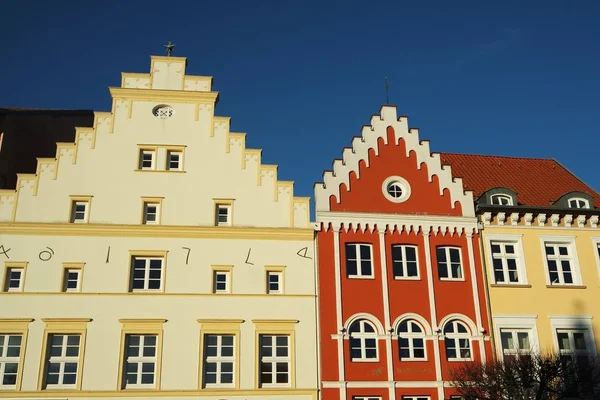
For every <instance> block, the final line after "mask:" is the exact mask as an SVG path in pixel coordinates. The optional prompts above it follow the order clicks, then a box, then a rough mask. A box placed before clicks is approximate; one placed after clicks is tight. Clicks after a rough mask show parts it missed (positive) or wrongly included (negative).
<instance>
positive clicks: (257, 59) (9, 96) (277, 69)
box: [0, 0, 600, 196]
mask: <svg viewBox="0 0 600 400" xmlns="http://www.w3.org/2000/svg"><path fill="white" fill-rule="evenodd" d="M599 20H600V2H598V1H591V0H590V1H587V0H581V1H577V2H567V1H553V0H550V1H543V2H542V1H503V2H488V1H459V0H458V1H453V2H449V1H418V2H417V1H412V2H408V1H389V2H388V1H380V2H367V1H343V2H342V1H340V2H328V1H321V2H312V1H310V0H308V1H302V2H297V1H286V0H280V1H261V2H250V1H221V2H219V1H213V2H208V1H201V0H197V1H193V2H191V1H190V2H188V1H177V2H176V1H166V2H165V1H155V0H147V1H137V0H127V1H119V2H117V1H102V2H100V1H94V2H92V1H89V2H88V1H73V0H58V1H54V2H48V1H25V0H22V1H16V0H7V1H5V2H4V3H3V6H2V15H0V44H1V45H2V47H1V48H2V55H1V56H0V61H1V62H0V107H2V106H16V107H42V108H74V109H94V110H99V111H108V110H110V104H111V103H110V96H109V93H108V89H107V87H108V86H118V85H119V84H120V73H121V72H122V71H127V72H147V71H148V69H149V63H150V59H149V56H150V55H151V54H163V52H164V49H163V44H165V43H166V42H167V41H169V40H171V41H173V42H174V43H176V44H177V47H176V49H175V53H174V55H177V56H185V57H188V69H187V72H188V73H189V74H194V75H212V76H213V77H214V89H215V90H218V91H220V93H221V94H220V102H219V105H218V107H217V114H218V115H225V116H231V117H232V125H233V126H232V130H234V131H240V132H246V133H247V134H248V137H247V145H248V147H252V148H262V149H263V162H264V163H268V164H279V166H280V168H279V177H280V179H283V180H294V181H296V194H297V195H302V196H312V188H313V183H314V182H315V181H319V180H320V179H321V176H322V173H323V170H325V169H329V168H330V167H331V163H332V161H333V159H334V158H336V157H340V156H341V150H342V148H343V147H344V146H348V145H349V144H350V141H351V138H352V136H353V135H357V134H360V128H361V126H362V125H363V124H367V123H368V122H369V119H370V116H371V114H374V113H377V112H378V111H379V108H380V106H381V105H382V104H383V103H385V88H384V77H385V76H387V77H388V79H389V81H390V103H392V104H396V105H397V106H398V109H399V114H402V115H408V116H409V125H410V126H412V127H419V128H420V135H421V138H423V139H429V140H431V148H432V150H433V151H445V152H458V153H479V154H495V155H512V156H525V157H548V158H556V159H557V160H558V161H560V162H561V163H563V164H564V165H565V166H566V167H567V168H569V169H570V170H571V171H573V172H574V173H575V174H576V175H578V176H579V177H580V178H582V179H583V180H584V181H586V182H587V183H588V184H590V185H591V186H592V187H594V188H595V189H596V190H598V189H600V174H598V172H597V171H598V169H599V168H598V163H597V160H598V150H599V145H600V135H599V129H598V122H597V118H598V116H599V115H600V23H598V21H599ZM532 179H535V177H532Z"/></svg>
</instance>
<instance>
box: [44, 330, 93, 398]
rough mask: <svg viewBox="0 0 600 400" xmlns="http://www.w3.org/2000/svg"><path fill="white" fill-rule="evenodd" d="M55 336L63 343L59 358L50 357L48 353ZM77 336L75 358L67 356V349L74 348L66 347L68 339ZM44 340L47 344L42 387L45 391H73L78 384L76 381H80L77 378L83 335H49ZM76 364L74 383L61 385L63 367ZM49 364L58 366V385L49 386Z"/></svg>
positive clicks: (63, 374) (63, 372) (78, 377)
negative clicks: (59, 337)
mask: <svg viewBox="0 0 600 400" xmlns="http://www.w3.org/2000/svg"><path fill="white" fill-rule="evenodd" d="M55 336H62V337H63V342H62V345H61V355H60V356H51V355H50V352H51V351H52V343H51V342H52V339H53V338H54V337H55ZM71 336H77V337H79V344H78V345H77V355H76V356H67V355H66V353H67V348H68V347H74V346H72V345H68V344H67V343H68V340H69V337H71ZM46 340H47V341H48V344H47V347H46V348H47V354H46V356H45V359H44V387H45V388H46V389H75V388H76V387H77V384H78V380H79V379H81V377H80V376H79V369H80V368H81V363H80V362H79V361H80V355H81V352H82V347H81V344H82V342H83V335H81V334H79V333H51V334H49V335H48V336H47V338H46ZM67 363H69V364H77V369H76V371H75V382H74V383H72V384H63V383H61V382H62V381H63V379H64V376H65V366H66V364H67ZM50 364H58V365H59V373H58V383H57V384H49V383H48V376H49V375H50V368H49V367H50Z"/></svg>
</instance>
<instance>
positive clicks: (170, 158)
mask: <svg viewBox="0 0 600 400" xmlns="http://www.w3.org/2000/svg"><path fill="white" fill-rule="evenodd" d="M181 161H182V153H181V152H180V151H168V152H167V170H169V171H181V164H182V163H181Z"/></svg>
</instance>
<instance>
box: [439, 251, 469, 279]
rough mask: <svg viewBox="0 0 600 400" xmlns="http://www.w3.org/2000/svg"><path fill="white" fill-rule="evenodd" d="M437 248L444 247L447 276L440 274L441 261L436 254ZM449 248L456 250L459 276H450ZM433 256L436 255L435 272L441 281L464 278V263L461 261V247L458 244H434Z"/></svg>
mask: <svg viewBox="0 0 600 400" xmlns="http://www.w3.org/2000/svg"><path fill="white" fill-rule="evenodd" d="M438 249H444V252H445V253H446V261H445V263H444V264H445V268H446V272H447V273H448V277H445V278H442V276H441V275H440V264H441V261H440V259H439V258H438V255H437V250H438ZM450 250H458V259H459V261H460V277H458V278H455V277H453V276H452V262H451V259H450ZM435 252H436V254H435V257H436V261H437V262H436V264H437V273H438V276H439V278H440V280H441V281H464V280H465V265H464V262H463V257H462V248H461V247H458V246H445V245H441V246H436V248H435Z"/></svg>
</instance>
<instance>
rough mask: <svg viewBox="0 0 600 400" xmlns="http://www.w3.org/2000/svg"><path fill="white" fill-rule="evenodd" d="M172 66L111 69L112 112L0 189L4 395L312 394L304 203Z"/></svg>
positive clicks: (162, 61) (310, 267)
mask: <svg viewBox="0 0 600 400" xmlns="http://www.w3.org/2000/svg"><path fill="white" fill-rule="evenodd" d="M185 63H186V61H185V58H179V57H152V64H151V72H150V74H129V73H127V74H123V79H122V85H121V87H120V88H111V89H110V90H111V94H112V97H113V106H112V112H111V113H96V119H95V123H94V128H81V129H80V128H78V129H77V135H76V142H75V143H74V144H73V143H59V144H58V145H57V155H56V159H39V162H38V170H37V174H35V175H30V174H23V175H19V178H18V183H17V190H16V191H9V190H4V191H0V262H1V263H2V264H0V266H3V269H2V271H1V273H2V275H1V278H2V284H3V286H2V292H1V293H0V365H1V363H2V362H4V363H5V364H4V365H5V367H0V397H5V398H6V397H8V398H12V397H26V398H37V397H52V398H61V399H62V398H71V397H94V398H116V397H123V396H128V397H136V398H140V399H142V398H150V397H156V396H162V397H165V396H166V397H168V398H178V397H181V398H189V396H196V397H198V396H200V397H201V398H205V399H215V400H216V399H224V398H239V397H240V396H243V398H244V399H248V400H250V399H259V398H265V397H268V398H272V399H292V398H293V399H298V400H308V399H314V398H316V393H317V345H316V316H315V313H316V310H315V273H314V263H313V258H314V254H313V231H312V229H311V228H310V223H309V199H308V198H299V197H294V195H293V182H281V181H277V167H276V166H272V165H261V152H260V150H253V149H246V148H245V134H241V133H232V132H229V118H225V117H216V116H214V108H215V107H214V106H215V103H216V100H217V97H218V93H217V92H212V91H211V81H212V80H211V78H210V77H200V76H186V75H185ZM219 210H221V211H219ZM269 279H270V280H271V286H269V285H268V282H269ZM207 335H210V338H209V337H208V336H207ZM19 336H20V337H21V339H20V340H21V345H20V347H19V346H18V345H16V344H15V343H17V342H18V341H19V339H17V338H16V337H19ZM271 336H273V337H272V338H271ZM3 337H4V339H3ZM146 337H148V339H145V338H146ZM1 340H5V341H6V343H8V341H9V340H11V341H12V343H13V345H12V354H13V355H12V358H11V357H10V354H8V353H6V351H4V350H1V349H2V342H1ZM61 340H64V343H63V342H61V343H63V344H64V346H62V344H60V343H59V342H60V341H61ZM212 340H215V341H218V344H216V345H214V346H213V347H211V344H210V343H209V341H212ZM230 340H231V341H232V342H233V343H232V344H230V343H229V341H230ZM71 342H72V343H71ZM76 342H78V344H75V343H76ZM138 342H139V343H140V344H139V345H138V344H136V343H138ZM276 342H277V343H278V344H279V346H276V345H275V344H273V347H272V350H273V351H274V353H277V354H275V355H269V352H268V349H267V347H268V343H276ZM52 343H54V345H52ZM67 343H71V344H70V345H67ZM143 343H145V344H146V347H144V345H143ZM211 343H212V342H211ZM215 343H217V342H215ZM261 343H263V344H262V345H261ZM127 345H129V351H125V348H126V347H127ZM61 346H62V347H61ZM69 346H70V347H69ZM136 346H138V347H136ZM215 346H216V347H215ZM209 347H210V348H209ZM4 348H6V349H9V348H11V346H10V345H8V344H7V345H6V346H5V347H4ZM17 348H18V349H17ZM134 348H136V349H137V348H141V349H145V350H146V353H147V355H146V356H144V357H142V356H140V355H139V354H138V355H137V356H135V354H134V353H135V351H136V350H135V349H134ZM215 349H217V350H215ZM2 351H4V352H5V353H6V354H4V353H2ZM61 351H62V353H61ZM213 351H217V353H219V354H218V356H217V357H212V356H211V354H212V352H213ZM69 352H70V354H68V353H69ZM17 353H18V354H17ZM59 353H60V354H59ZM75 353H77V354H75ZM225 353H227V354H225ZM15 354H17V355H16V356H15ZM74 354H75V355H74ZM138 356H139V357H138ZM2 357H4V358H2ZM7 357H8V358H7ZM261 361H262V369H263V375H262V376H261V374H260V365H261ZM10 363H12V364H13V366H12V367H11V368H13V369H14V363H17V364H18V372H17V373H16V375H15V376H14V377H11V376H9V375H11V372H10V371H9V370H11V368H8V367H6V365H8V364H10ZM138 363H139V364H138ZM134 364H135V365H134ZM209 364H210V365H209ZM269 366H272V367H273V369H274V370H275V372H272V374H271V375H270V378H267V377H266V376H267V375H268V374H267V371H268V368H269ZM2 368H4V369H2ZM135 368H138V369H139V370H138V372H135V371H134V369H135ZM213 368H216V369H217V372H216V373H212V369H213ZM73 369H75V371H74V372H72V370H73ZM229 369H232V372H231V374H229ZM142 370H143V371H144V372H140V371H142ZM7 371H8V372H7ZM127 372H129V374H128V373H127ZM2 374H4V375H2ZM136 374H137V375H136ZM210 374H212V377H211V378H207V375H210ZM215 374H216V375H215ZM214 376H218V379H217V381H219V380H223V382H220V383H219V382H216V383H211V382H212V380H213V378H214ZM3 377H6V379H5V380H4V381H2V379H3ZM269 379H272V380H274V381H275V383H269V382H268V381H269ZM13 381H15V383H14V384H13V383H12V382H13ZM55 381H58V383H55ZM277 381H279V382H277Z"/></svg>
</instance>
